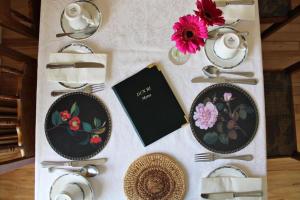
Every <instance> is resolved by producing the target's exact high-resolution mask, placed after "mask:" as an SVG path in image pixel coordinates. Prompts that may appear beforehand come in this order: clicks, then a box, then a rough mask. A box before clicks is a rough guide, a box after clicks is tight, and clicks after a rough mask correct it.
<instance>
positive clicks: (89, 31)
mask: <svg viewBox="0 0 300 200" xmlns="http://www.w3.org/2000/svg"><path fill="white" fill-rule="evenodd" d="M96 30H97V27H88V28H86V29H83V30H79V31H73V32H69V33H57V34H56V37H64V36H70V35H74V34H83V33H84V34H91V33H93V32H95V31H96Z"/></svg>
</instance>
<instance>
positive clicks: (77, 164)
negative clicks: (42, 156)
mask: <svg viewBox="0 0 300 200" xmlns="http://www.w3.org/2000/svg"><path fill="white" fill-rule="evenodd" d="M107 160H108V158H99V159H94V160H80V161H43V162H41V165H42V167H44V168H49V167H55V166H66V167H83V166H85V165H102V164H104V163H106V161H107Z"/></svg>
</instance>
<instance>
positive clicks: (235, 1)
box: [216, 0, 254, 7]
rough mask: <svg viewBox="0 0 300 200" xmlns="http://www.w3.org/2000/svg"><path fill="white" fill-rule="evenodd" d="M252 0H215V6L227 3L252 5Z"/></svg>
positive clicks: (222, 5) (223, 5)
mask: <svg viewBox="0 0 300 200" xmlns="http://www.w3.org/2000/svg"><path fill="white" fill-rule="evenodd" d="M253 4H254V0H228V1H216V5H217V7H225V6H227V5H253Z"/></svg>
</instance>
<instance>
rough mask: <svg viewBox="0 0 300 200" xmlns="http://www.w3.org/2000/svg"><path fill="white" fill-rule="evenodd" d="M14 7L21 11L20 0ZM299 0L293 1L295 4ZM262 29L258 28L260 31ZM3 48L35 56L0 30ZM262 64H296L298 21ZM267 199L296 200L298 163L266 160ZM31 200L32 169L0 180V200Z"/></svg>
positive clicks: (296, 85)
mask: <svg viewBox="0 0 300 200" xmlns="http://www.w3.org/2000/svg"><path fill="white" fill-rule="evenodd" d="M14 2H15V5H16V6H18V7H20V8H21V9H23V5H22V3H21V2H23V1H20V0H14ZM299 3H300V0H293V4H294V5H296V4H299ZM265 27H266V25H262V26H261V28H262V29H264V28H265ZM3 35H4V37H5V38H6V40H4V42H6V43H7V44H10V45H13V46H14V48H16V49H19V50H21V51H22V52H24V53H26V54H28V55H31V56H34V57H36V56H37V48H36V43H34V42H32V41H29V43H30V44H32V45H31V46H30V47H24V46H23V47H22V46H18V39H19V38H20V36H17V35H16V34H14V33H12V32H9V31H7V30H4V33H3ZM262 47H263V61H264V68H265V69H268V70H270V69H272V70H275V69H283V68H285V67H286V66H289V65H291V64H293V63H295V62H296V61H300V17H299V18H298V19H296V20H294V21H293V22H292V23H291V24H289V25H288V26H286V27H284V28H283V29H281V30H280V31H279V32H278V33H276V34H274V35H272V36H271V37H270V38H268V39H267V40H266V41H264V42H263V46H262ZM292 79H293V90H294V103H295V112H296V125H297V134H298V139H299V140H298V147H300V145H299V144H300V72H299V73H296V74H294V75H293V77H292ZM268 196H269V199H270V200H300V162H299V161H295V160H293V159H288V158H285V159H273V160H268ZM32 199H34V165H33V164H32V165H28V166H25V167H23V168H21V169H18V170H15V171H13V172H9V173H7V174H4V175H1V176H0V200H32Z"/></svg>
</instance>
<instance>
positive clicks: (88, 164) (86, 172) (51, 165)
mask: <svg viewBox="0 0 300 200" xmlns="http://www.w3.org/2000/svg"><path fill="white" fill-rule="evenodd" d="M107 160H108V159H107V158H99V159H94V160H81V161H43V162H41V165H42V167H43V168H48V171H49V172H55V171H64V172H71V173H77V174H80V175H82V176H84V177H88V178H89V177H94V176H97V175H99V174H100V173H101V171H100V169H99V166H100V165H103V164H105V163H106V161H107Z"/></svg>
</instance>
